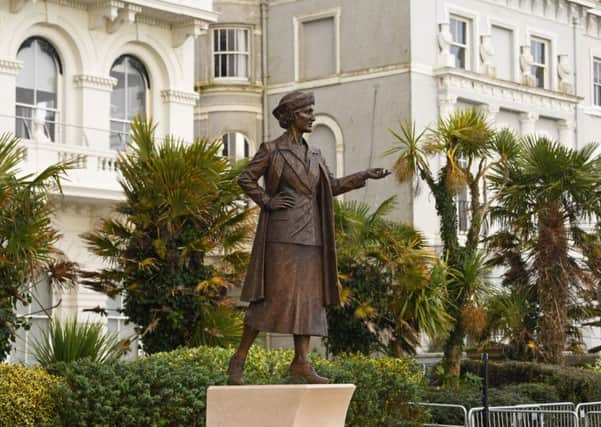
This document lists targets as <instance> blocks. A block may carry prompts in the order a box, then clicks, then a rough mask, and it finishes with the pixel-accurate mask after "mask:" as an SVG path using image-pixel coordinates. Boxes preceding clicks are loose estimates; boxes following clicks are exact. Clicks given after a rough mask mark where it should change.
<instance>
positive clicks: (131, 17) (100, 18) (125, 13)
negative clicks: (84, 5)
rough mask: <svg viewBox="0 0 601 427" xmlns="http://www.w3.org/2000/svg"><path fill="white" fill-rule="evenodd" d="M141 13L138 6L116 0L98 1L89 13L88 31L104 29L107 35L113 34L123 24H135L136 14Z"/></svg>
mask: <svg viewBox="0 0 601 427" xmlns="http://www.w3.org/2000/svg"><path fill="white" fill-rule="evenodd" d="M141 11H142V8H141V7H140V6H137V5H133V4H126V3H124V2H122V1H118V0H104V1H99V2H98V3H97V4H96V6H95V7H94V8H92V9H90V11H89V22H88V24H89V28H90V30H102V29H106V31H107V32H108V33H114V32H115V31H117V30H119V28H121V26H122V25H123V24H124V23H128V22H129V23H131V22H135V20H136V14H138V13H140V12H141Z"/></svg>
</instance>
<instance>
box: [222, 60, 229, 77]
mask: <svg viewBox="0 0 601 427" xmlns="http://www.w3.org/2000/svg"><path fill="white" fill-rule="evenodd" d="M220 56H221V69H220V76H221V77H227V68H228V67H227V61H228V55H220Z"/></svg>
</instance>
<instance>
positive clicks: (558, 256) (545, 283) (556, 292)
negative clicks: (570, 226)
mask: <svg viewBox="0 0 601 427" xmlns="http://www.w3.org/2000/svg"><path fill="white" fill-rule="evenodd" d="M538 218H539V237H538V244H537V254H536V260H535V268H536V271H537V273H538V287H537V288H538V300H539V303H540V306H541V310H542V313H543V316H542V319H541V320H540V324H539V327H540V342H541V344H542V351H543V358H544V360H545V361H546V362H549V363H555V364H559V365H563V363H564V357H563V351H564V349H565V343H566V326H567V318H568V308H567V304H568V286H569V273H568V271H569V270H568V269H569V266H568V262H567V256H568V239H567V232H566V228H565V224H564V219H563V216H562V214H561V211H560V210H559V204H558V203H556V202H555V203H550V204H549V205H547V206H546V207H545V208H544V209H543V211H542V212H541V214H540V215H539V217H538Z"/></svg>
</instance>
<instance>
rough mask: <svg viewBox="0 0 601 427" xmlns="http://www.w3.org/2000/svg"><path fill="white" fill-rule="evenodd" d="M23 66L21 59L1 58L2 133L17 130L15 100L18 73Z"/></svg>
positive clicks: (0, 129) (0, 110)
mask: <svg viewBox="0 0 601 427" xmlns="http://www.w3.org/2000/svg"><path fill="white" fill-rule="evenodd" d="M22 68H23V63H22V62H21V61H13V60H10V59H0V87H1V88H2V102H0V133H3V132H14V131H15V102H16V96H17V95H16V87H17V74H19V72H20V71H21V69H22Z"/></svg>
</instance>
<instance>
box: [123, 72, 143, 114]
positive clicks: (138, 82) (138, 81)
mask: <svg viewBox="0 0 601 427" xmlns="http://www.w3.org/2000/svg"><path fill="white" fill-rule="evenodd" d="M128 71H129V72H128V76H127V118H128V119H129V120H132V119H133V118H134V117H135V116H136V115H137V114H144V113H145V111H146V87H145V84H144V79H143V77H142V76H141V75H140V74H138V72H137V71H135V70H133V69H132V68H130V69H129V70H128Z"/></svg>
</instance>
